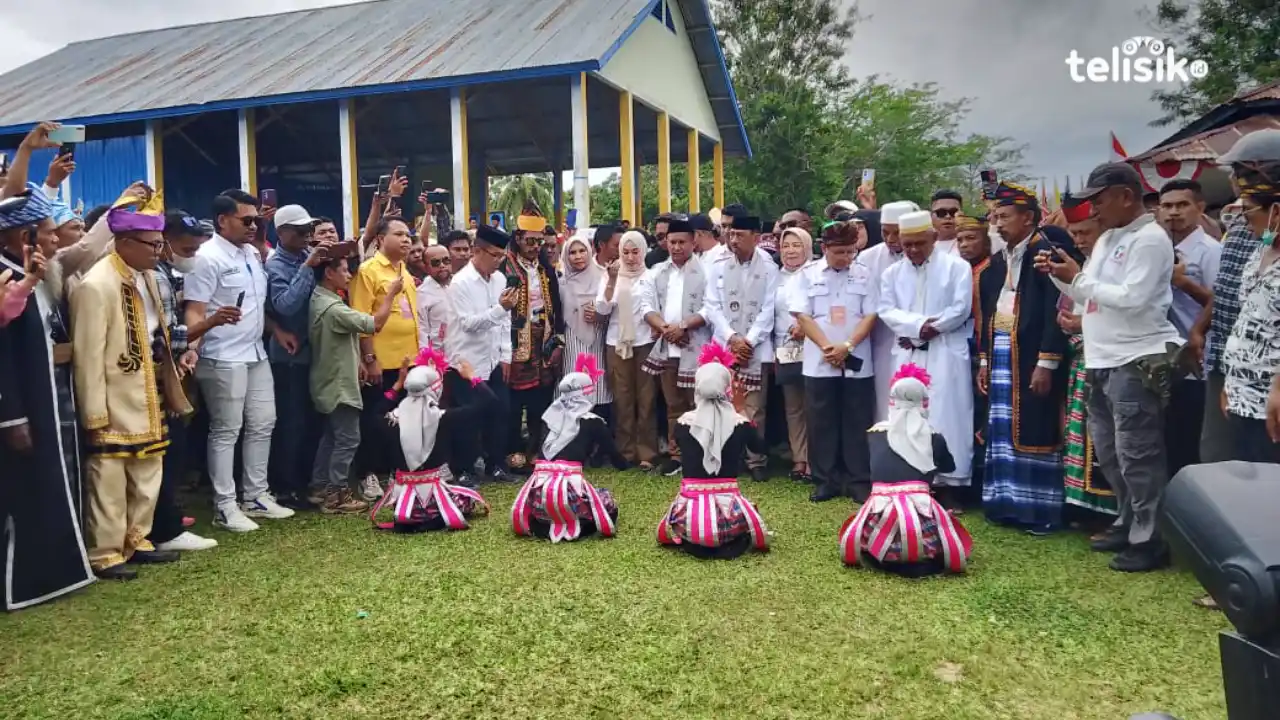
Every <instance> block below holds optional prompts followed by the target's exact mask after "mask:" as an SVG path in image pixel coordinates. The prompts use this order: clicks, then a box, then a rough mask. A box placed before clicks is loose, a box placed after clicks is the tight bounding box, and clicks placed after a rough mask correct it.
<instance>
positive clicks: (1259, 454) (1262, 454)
mask: <svg viewBox="0 0 1280 720" xmlns="http://www.w3.org/2000/svg"><path fill="white" fill-rule="evenodd" d="M1227 419H1228V422H1229V423H1230V426H1231V434H1232V435H1234V436H1235V440H1236V452H1235V457H1234V458H1232V459H1233V460H1243V461H1244V462H1256V463H1280V443H1274V442H1271V436H1270V435H1268V434H1267V421H1266V420H1258V419H1257V418H1243V417H1240V416H1239V415H1228V416H1227Z"/></svg>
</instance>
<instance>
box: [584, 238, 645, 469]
mask: <svg viewBox="0 0 1280 720" xmlns="http://www.w3.org/2000/svg"><path fill="white" fill-rule="evenodd" d="M618 247H619V254H620V258H619V259H617V260H614V261H613V262H611V263H609V265H608V266H607V267H606V268H605V278H604V282H602V283H600V292H599V294H597V295H596V312H597V313H598V314H600V315H608V316H609V330H608V332H607V334H606V335H605V344H606V345H607V346H608V348H609V349H608V350H607V351H605V367H606V368H607V369H608V373H609V386H610V387H611V389H612V390H613V396H614V403H613V411H614V413H615V418H614V430H615V433H616V438H617V445H618V449H619V450H620V451H621V452H622V456H623V457H625V458H626V459H627V462H629V463H638V464H639V466H640V469H641V470H644V471H646V472H648V471H650V470H652V469H653V461H654V459H655V458H657V456H658V428H657V426H656V425H655V424H654V419H653V411H654V403H655V402H656V398H655V395H654V392H655V390H654V383H653V376H652V375H650V374H649V373H647V372H644V371H643V370H642V369H641V367H642V366H643V365H644V361H645V360H647V359H648V358H649V350H650V349H652V347H653V340H654V336H653V330H652V329H651V328H650V327H649V324H648V322H646V321H645V319H644V306H643V304H642V303H641V302H640V297H639V294H638V293H636V292H635V285H636V283H637V281H639V279H640V276H641V275H644V271H645V267H644V255H645V253H646V252H647V251H648V244H647V243H646V242H645V239H644V235H642V234H640V233H638V232H636V231H635V230H629V231H627V232H626V233H624V234H623V236H622V240H621V242H620V243H619V244H618Z"/></svg>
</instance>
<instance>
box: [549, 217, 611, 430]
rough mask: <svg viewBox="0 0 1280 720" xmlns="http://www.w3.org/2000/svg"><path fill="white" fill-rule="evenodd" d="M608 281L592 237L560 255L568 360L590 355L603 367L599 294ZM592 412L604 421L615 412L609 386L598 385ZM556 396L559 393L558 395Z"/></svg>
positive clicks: (603, 325) (579, 239)
mask: <svg viewBox="0 0 1280 720" xmlns="http://www.w3.org/2000/svg"><path fill="white" fill-rule="evenodd" d="M604 280H605V271H604V268H602V267H600V265H598V264H597V263H596V261H595V257H594V254H593V253H592V252H591V239H590V236H589V235H575V236H573V237H572V238H569V240H568V242H566V243H565V244H564V247H563V248H562V249H561V251H560V302H561V304H562V305H563V307H562V308H561V317H563V318H564V343H565V352H564V356H565V357H566V358H576V357H580V356H582V355H587V356H590V357H592V358H594V359H595V362H596V366H597V367H604V366H605V361H604V334H605V329H606V328H607V323H606V321H607V320H608V318H607V317H605V316H603V315H600V314H598V313H597V312H596V294H597V293H599V291H600V286H601V284H603V283H604ZM594 388H595V390H594V391H593V393H592V395H591V404H592V408H591V412H593V413H595V414H596V415H599V416H600V417H602V418H604V419H605V420H608V419H609V413H610V411H611V410H612V407H611V406H612V403H613V393H611V392H610V391H609V383H603V382H602V383H595V384H594ZM556 392H557V393H558V392H559V390H557V391H556Z"/></svg>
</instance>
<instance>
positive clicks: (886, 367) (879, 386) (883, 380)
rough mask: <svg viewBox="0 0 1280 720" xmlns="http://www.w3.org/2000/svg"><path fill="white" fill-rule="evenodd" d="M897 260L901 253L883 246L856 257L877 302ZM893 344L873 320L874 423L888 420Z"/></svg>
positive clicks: (892, 338)
mask: <svg viewBox="0 0 1280 720" xmlns="http://www.w3.org/2000/svg"><path fill="white" fill-rule="evenodd" d="M900 258H902V253H895V252H893V251H891V250H890V249H889V246H888V245H886V244H884V243H880V244H879V245H876V246H874V247H870V248H867V249H866V250H864V251H863V252H862V253H860V254H859V255H858V260H857V262H858V264H859V265H862V266H865V267H866V268H867V272H868V273H869V275H868V277H870V278H871V292H872V293H873V294H874V295H875V296H876V297H877V298H878V297H879V294H880V280H881V278H883V277H884V274H885V272H887V271H888V270H889V268H890V267H891V266H892V265H893V264H894V263H896V262H898V260H899V259H900ZM879 305H880V302H879V300H878V299H873V301H872V303H871V307H873V308H878V307H879ZM895 340H897V338H896V337H895V336H894V334H893V331H892V330H890V329H889V326H888V325H885V324H884V320H876V327H875V329H874V330H872V331H871V353H872V354H871V367H872V368H873V369H874V370H875V378H876V422H884V421H885V420H888V419H889V380H890V378H892V377H893V373H894V370H895V368H894V365H893V348H894V345H895V342H894V341H895Z"/></svg>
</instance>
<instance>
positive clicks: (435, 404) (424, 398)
mask: <svg viewBox="0 0 1280 720" xmlns="http://www.w3.org/2000/svg"><path fill="white" fill-rule="evenodd" d="M443 368H444V357H443V356H442V355H440V354H439V352H438V351H433V350H431V349H430V348H426V349H423V351H422V352H421V353H419V354H418V362H417V365H416V366H415V367H414V368H413V369H411V370H410V371H409V374H408V375H407V376H406V377H405V380H404V389H405V392H406V393H408V394H407V395H406V397H405V399H404V400H401V401H400V405H399V406H397V407H396V409H395V410H393V411H391V414H392V416H393V418H394V420H395V422H396V423H397V424H398V425H399V426H400V449H401V450H403V451H404V459H405V464H406V465H407V469H408V470H410V471H414V470H419V469H421V468H422V465H423V464H424V463H426V462H427V458H428V457H431V451H432V450H435V447H436V433H437V432H439V430H440V418H441V417H442V416H443V415H444V410H442V409H441V408H440V395H441V393H442V392H443V391H444V373H443Z"/></svg>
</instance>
